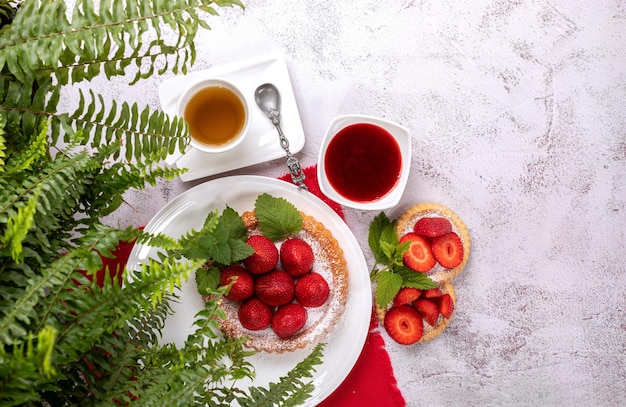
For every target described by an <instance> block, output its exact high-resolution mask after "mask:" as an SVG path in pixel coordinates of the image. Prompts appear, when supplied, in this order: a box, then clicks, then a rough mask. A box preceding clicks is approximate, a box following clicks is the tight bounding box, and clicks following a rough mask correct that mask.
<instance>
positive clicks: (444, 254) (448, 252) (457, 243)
mask: <svg viewBox="0 0 626 407" xmlns="http://www.w3.org/2000/svg"><path fill="white" fill-rule="evenodd" d="M432 249H433V255H434V256H435V259H437V261H438V262H439V264H441V265H442V266H443V267H445V268H453V267H456V266H458V265H459V264H461V262H462V261H463V242H461V238H460V237H459V235H457V234H456V233H454V232H450V233H448V234H447V235H443V236H439V237H436V238H434V239H433V243H432Z"/></svg>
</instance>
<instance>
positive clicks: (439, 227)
mask: <svg viewBox="0 0 626 407" xmlns="http://www.w3.org/2000/svg"><path fill="white" fill-rule="evenodd" d="M413 232H415V233H416V234H418V235H420V236H427V237H437V236H443V235H447V234H448V233H450V232H452V224H451V223H450V221H449V220H448V219H446V218H439V217H433V218H421V219H420V220H418V221H417V223H415V225H414V226H413Z"/></svg>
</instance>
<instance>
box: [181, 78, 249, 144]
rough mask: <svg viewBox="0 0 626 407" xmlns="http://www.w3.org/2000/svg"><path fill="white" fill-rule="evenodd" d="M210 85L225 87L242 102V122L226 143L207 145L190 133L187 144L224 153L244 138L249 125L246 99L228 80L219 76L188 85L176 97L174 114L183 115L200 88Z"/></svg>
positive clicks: (209, 86)
mask: <svg viewBox="0 0 626 407" xmlns="http://www.w3.org/2000/svg"><path fill="white" fill-rule="evenodd" d="M211 87H219V88H226V89H228V90H230V91H232V92H233V93H234V94H235V95H236V96H237V97H238V99H239V100H240V101H241V103H242V104H243V109H244V123H243V126H242V128H241V130H240V131H239V133H238V134H237V136H235V138H233V139H232V140H231V141H229V142H228V143H226V144H221V145H208V144H204V143H201V142H199V141H197V140H196V139H195V138H194V137H193V134H190V136H191V137H190V139H191V140H190V142H189V145H190V146H191V147H193V148H195V149H197V150H200V151H204V152H206V153H224V152H226V151H229V150H232V149H233V148H235V147H236V146H237V145H239V144H240V143H241V142H242V141H243V139H244V138H245V135H246V133H247V132H248V127H249V125H250V108H249V106H248V101H247V100H246V98H245V97H244V95H243V93H242V92H241V91H240V90H239V88H237V86H235V85H234V84H232V83H231V82H229V81H226V80H224V79H220V78H208V79H204V80H201V81H198V82H194V83H193V84H191V85H190V86H188V87H187V88H186V89H185V90H184V91H183V93H182V95H181V97H180V98H179V99H178V103H177V104H176V114H177V116H179V117H184V114H185V108H186V107H187V103H189V101H190V100H191V99H192V98H193V97H194V96H195V95H196V94H197V93H198V92H200V91H201V90H203V89H205V88H211ZM190 133H191V132H190Z"/></svg>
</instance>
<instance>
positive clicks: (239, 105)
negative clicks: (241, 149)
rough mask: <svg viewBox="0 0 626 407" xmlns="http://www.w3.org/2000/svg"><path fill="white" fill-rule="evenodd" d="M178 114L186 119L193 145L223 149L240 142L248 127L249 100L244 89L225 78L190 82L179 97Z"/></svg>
mask: <svg viewBox="0 0 626 407" xmlns="http://www.w3.org/2000/svg"><path fill="white" fill-rule="evenodd" d="M176 110H177V114H178V116H180V117H182V118H184V119H185V121H186V122H187V124H188V126H189V134H190V135H191V143H190V144H191V146H192V147H194V148H196V149H198V150H201V151H204V152H208V153H222V152H225V151H228V150H230V149H232V148H234V147H235V146H237V145H238V144H239V143H240V142H241V141H242V140H243V138H244V136H245V134H246V132H247V130H248V123H249V118H248V114H249V111H248V104H247V102H246V99H245V97H244V96H243V94H242V93H241V91H240V90H239V89H238V88H237V87H236V86H235V85H233V84H232V83H230V82H228V81H225V80H223V79H206V80H203V81H200V82H197V83H195V84H193V85H191V86H190V87H189V88H188V89H187V90H185V91H184V92H183V95H182V96H181V98H180V99H179V101H178V106H177V109H176Z"/></svg>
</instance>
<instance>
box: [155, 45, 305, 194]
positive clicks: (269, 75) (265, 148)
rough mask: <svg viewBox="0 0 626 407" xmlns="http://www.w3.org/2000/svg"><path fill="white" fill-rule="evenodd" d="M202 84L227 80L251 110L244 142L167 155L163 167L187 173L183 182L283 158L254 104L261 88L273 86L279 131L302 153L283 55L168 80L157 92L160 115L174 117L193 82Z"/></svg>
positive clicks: (301, 133) (299, 124) (300, 132)
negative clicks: (222, 149)
mask: <svg viewBox="0 0 626 407" xmlns="http://www.w3.org/2000/svg"><path fill="white" fill-rule="evenodd" d="M206 78H222V79H226V80H228V81H230V82H231V83H233V84H234V85H236V86H237V87H238V88H239V89H240V90H241V91H242V93H243V94H244V96H245V97H246V99H247V101H248V103H249V106H250V120H251V121H250V128H249V129H248V134H247V135H246V139H245V140H244V141H243V142H242V143H241V144H239V145H238V146H237V147H235V148H234V149H232V150H230V151H227V152H225V153H218V154H211V153H205V152H202V151H199V150H196V149H194V148H192V147H187V149H186V151H185V153H184V154H180V152H178V151H177V152H176V153H174V154H172V155H170V156H169V157H168V158H167V159H166V160H165V161H166V163H167V164H169V165H175V166H176V167H177V168H188V171H187V172H186V173H184V174H183V175H181V177H180V178H181V180H182V181H185V182H187V181H193V180H195V179H199V178H203V177H208V176H211V175H215V174H219V173H222V172H226V171H231V170H235V169H238V168H243V167H247V166H250V165H254V164H259V163H262V162H266V161H271V160H275V159H277V158H281V157H285V156H286V153H285V151H284V150H283V148H282V147H281V146H280V141H279V138H278V132H277V131H276V128H275V127H274V125H273V124H272V122H271V121H270V120H269V119H268V118H267V116H265V114H264V113H263V112H261V110H260V109H259V108H258V106H257V105H256V103H255V101H254V91H255V90H256V88H257V87H258V86H259V85H262V84H263V83H267V82H271V83H273V84H274V85H276V87H277V88H278V90H279V92H280V96H281V108H280V111H281V114H280V118H281V121H280V125H281V128H282V130H283V132H284V133H285V136H286V137H287V138H288V139H289V149H290V151H291V153H292V154H295V153H297V152H299V151H300V150H302V147H304V130H303V128H302V122H301V121H300V114H299V112H298V106H297V105H296V99H295V96H294V93H293V88H292V86H291V80H290V79H289V71H288V70H287V64H286V62H285V59H284V57H283V56H282V54H280V53H271V54H267V55H263V56H259V57H255V58H250V59H246V60H243V61H238V62H234V63H231V64H227V65H221V66H216V67H213V68H210V69H205V70H202V71H197V72H190V73H188V74H187V75H184V76H176V77H173V78H170V79H168V80H166V81H165V82H163V83H162V84H161V86H160V87H159V101H160V103H161V108H162V109H163V111H164V112H165V113H167V114H168V115H170V116H174V115H175V114H176V104H177V102H178V99H179V98H180V96H181V95H182V93H183V91H184V90H185V89H186V88H187V87H188V86H190V85H191V84H192V83H194V82H195V81H200V80H202V79H206Z"/></svg>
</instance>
